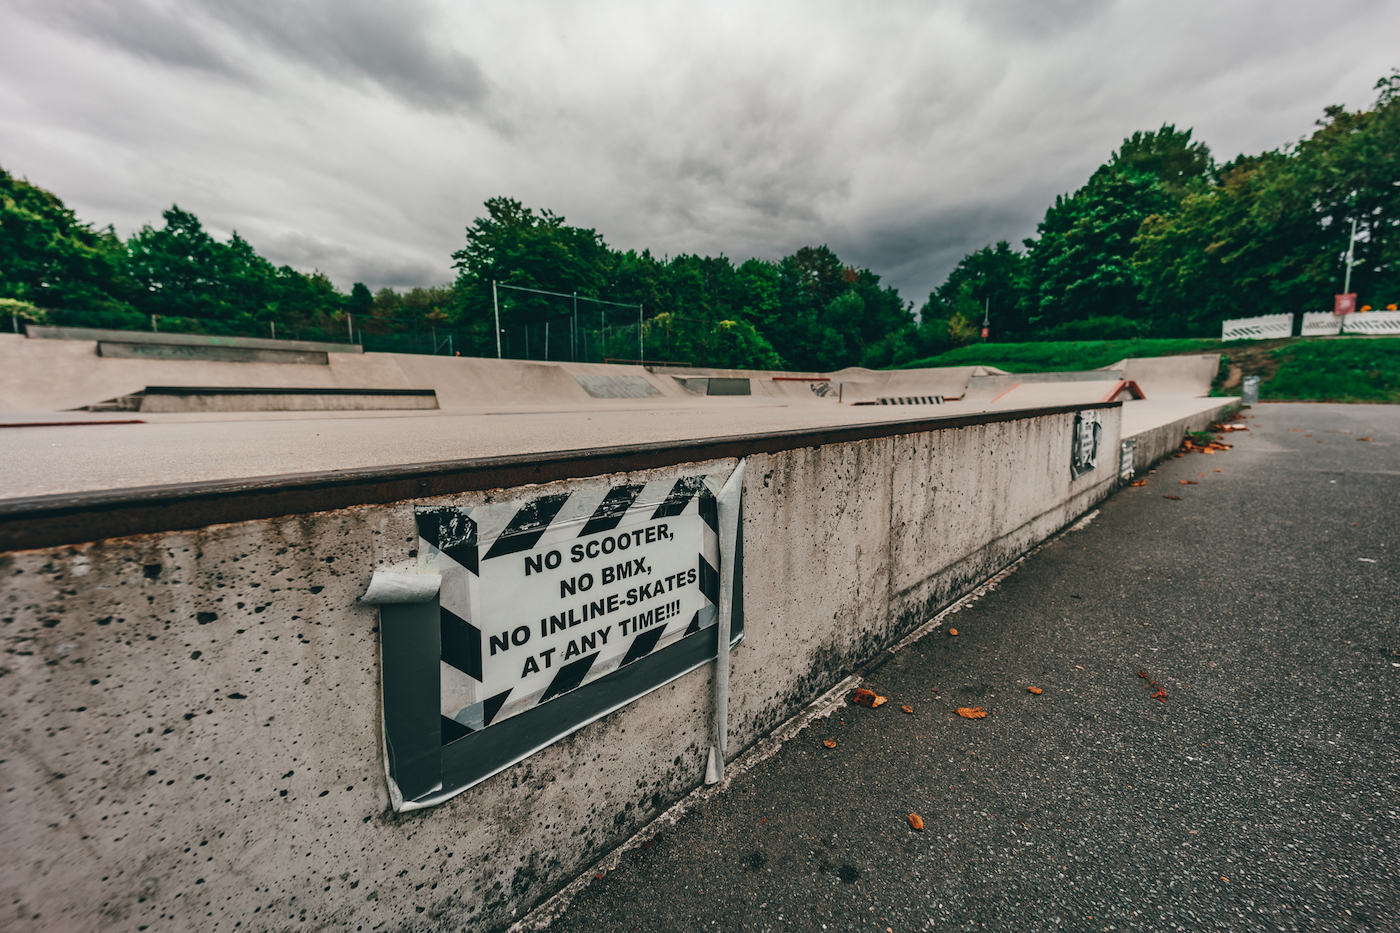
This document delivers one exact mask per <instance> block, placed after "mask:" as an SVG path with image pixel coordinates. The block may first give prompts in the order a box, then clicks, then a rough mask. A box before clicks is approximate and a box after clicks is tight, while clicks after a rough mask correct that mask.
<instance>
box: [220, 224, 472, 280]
mask: <svg viewBox="0 0 1400 933" xmlns="http://www.w3.org/2000/svg"><path fill="white" fill-rule="evenodd" d="M248 239H249V240H250V242H252V243H253V245H254V248H256V249H257V250H258V251H259V252H261V253H262V254H263V255H264V256H266V257H267V258H268V260H269V261H270V262H272V263H273V264H274V265H279V266H281V265H288V266H291V267H292V268H294V269H300V270H303V271H308V272H309V271H311V270H313V269H315V270H317V271H319V272H324V273H325V274H326V275H328V276H330V278H331V280H332V281H333V282H335V283H336V284H337V285H339V286H341V287H342V288H349V287H350V284H351V283H352V282H364V283H365V284H366V285H368V286H369V287H370V289H372V290H375V291H377V290H379V289H381V288H396V289H403V288H413V287H414V286H418V285H441V284H443V283H446V282H450V281H452V279H453V278H454V277H455V274H454V270H453V269H451V268H450V266H449V263H450V260H449V259H447V258H446V257H443V258H441V259H437V258H436V257H433V256H432V254H431V253H429V252H428V251H426V250H425V251H423V252H424V254H422V255H405V254H404V250H403V248H402V247H398V246H395V245H393V244H386V243H364V242H359V243H355V244H354V245H351V244H348V243H345V242H341V241H335V240H329V239H324V238H322V237H316V236H311V235H308V234H304V233H287V234H282V235H280V236H279V235H269V236H260V237H256V238H254V237H249V238H248Z"/></svg>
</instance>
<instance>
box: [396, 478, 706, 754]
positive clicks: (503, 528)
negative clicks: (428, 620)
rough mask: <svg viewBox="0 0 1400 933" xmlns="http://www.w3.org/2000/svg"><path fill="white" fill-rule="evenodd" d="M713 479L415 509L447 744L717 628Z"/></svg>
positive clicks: (666, 482) (421, 566)
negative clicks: (434, 604)
mask: <svg viewBox="0 0 1400 933" xmlns="http://www.w3.org/2000/svg"><path fill="white" fill-rule="evenodd" d="M723 479H724V477H722V476H685V477H681V478H679V479H668V480H663V481H656V482H651V483H638V484H630V485H622V486H614V487H611V488H596V487H595V488H592V489H583V490H578V491H575V492H566V493H555V494H550V495H543V496H537V497H533V498H522V499H517V500H512V501H507V502H493V503H489V504H487V505H482V506H475V507H470V508H458V507H422V506H420V507H418V509H417V510H416V514H417V521H418V532H419V536H420V538H421V542H420V548H419V562H420V570H421V571H422V572H424V573H436V574H440V575H441V577H442V588H441V591H440V595H439V606H440V613H441V617H442V626H441V645H442V648H441V653H442V657H441V665H440V691H441V713H442V720H443V735H442V741H443V743H444V744H446V743H448V742H451V741H453V740H455V739H457V738H461V737H462V736H465V735H469V734H471V733H474V732H477V731H480V730H482V729H487V728H489V727H490V726H491V725H492V724H496V723H501V722H503V721H504V720H507V719H509V718H511V717H513V716H516V715H519V714H520V713H523V712H525V711H527V710H530V709H533V708H534V707H536V706H538V705H540V704H542V703H548V702H549V701H551V700H554V699H556V698H558V697H560V696H563V695H564V694H567V693H568V692H569V691H571V690H574V689H576V688H578V687H581V686H583V685H584V684H587V683H590V682H591V681H594V680H597V679H598V678H600V677H604V676H606V675H607V674H609V673H611V672H613V671H616V670H618V669H619V668H622V667H625V666H626V665H629V664H631V663H633V662H635V661H638V660H640V659H642V658H645V657H647V656H649V655H651V654H652V653H653V652H656V651H659V650H661V649H663V648H665V647H667V646H668V645H670V644H672V643H674V642H676V641H678V640H680V639H682V638H684V637H685V636H686V635H689V634H693V633H695V632H698V631H700V630H701V629H704V628H707V627H709V626H712V625H714V624H715V623H716V620H717V616H718V603H719V566H720V562H719V539H718V529H719V518H718V509H717V504H716V498H715V495H716V493H717V492H718V490H719V488H720V485H721V483H722V482H723Z"/></svg>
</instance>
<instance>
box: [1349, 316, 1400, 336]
mask: <svg viewBox="0 0 1400 933" xmlns="http://www.w3.org/2000/svg"><path fill="white" fill-rule="evenodd" d="M1342 332H1343V333H1346V334H1374V335H1376V336H1381V337H1400V311H1367V312H1366V313H1365V314H1348V315H1347V316H1346V323H1345V324H1344V326H1343V330H1342Z"/></svg>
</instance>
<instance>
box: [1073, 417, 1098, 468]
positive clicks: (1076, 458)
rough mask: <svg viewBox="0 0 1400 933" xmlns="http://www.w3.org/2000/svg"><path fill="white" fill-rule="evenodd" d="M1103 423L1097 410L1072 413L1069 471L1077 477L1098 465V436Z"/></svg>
mask: <svg viewBox="0 0 1400 933" xmlns="http://www.w3.org/2000/svg"><path fill="white" fill-rule="evenodd" d="M1102 434H1103V424H1102V422H1101V421H1100V419H1099V413H1098V412H1097V411H1077V412H1075V413H1074V435H1073V437H1071V438H1070V458H1069V473H1070V477H1071V478H1072V479H1078V478H1079V477H1081V476H1083V475H1084V474H1085V473H1089V472H1092V471H1093V470H1094V469H1096V468H1097V467H1098V465H1099V438H1100V437H1101V436H1102Z"/></svg>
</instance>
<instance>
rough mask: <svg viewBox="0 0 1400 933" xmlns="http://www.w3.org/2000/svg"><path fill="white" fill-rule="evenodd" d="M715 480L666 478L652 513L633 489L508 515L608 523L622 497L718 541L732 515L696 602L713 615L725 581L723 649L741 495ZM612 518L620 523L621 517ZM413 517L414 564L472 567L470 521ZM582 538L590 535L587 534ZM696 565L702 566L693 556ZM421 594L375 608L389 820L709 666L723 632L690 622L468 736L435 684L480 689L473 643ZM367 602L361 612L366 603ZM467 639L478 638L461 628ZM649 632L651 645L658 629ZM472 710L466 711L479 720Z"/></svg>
mask: <svg viewBox="0 0 1400 933" xmlns="http://www.w3.org/2000/svg"><path fill="white" fill-rule="evenodd" d="M723 472H724V475H721V476H715V475H714V474H713V471H711V473H708V474H706V473H699V474H697V473H695V472H688V473H686V474H684V475H681V476H676V475H675V474H672V475H671V476H670V478H669V479H667V480H665V481H664V482H666V483H667V484H668V485H669V486H670V487H671V488H670V491H669V495H668V496H667V497H666V499H665V501H664V502H663V503H661V504H660V505H659V506H657V503H656V502H655V501H652V502H650V503H648V502H647V501H646V500H645V497H644V496H638V495H637V492H636V490H638V489H640V486H638V485H637V484H628V485H616V486H611V487H606V486H602V485H601V484H599V483H598V482H596V481H594V482H591V483H590V482H587V481H580V482H578V483H573V482H571V483H568V484H567V485H565V486H563V488H562V490H561V489H560V488H559V487H554V488H552V489H550V490H541V491H539V492H536V491H535V490H530V492H529V494H528V495H527V496H522V497H521V498H520V499H519V500H517V503H518V504H519V505H520V506H521V508H520V510H519V511H520V512H521V513H522V514H525V515H529V514H534V515H537V516H541V514H542V513H541V511H540V508H541V505H542V504H543V506H544V508H546V509H553V510H554V514H555V515H558V514H560V512H561V511H562V508H563V506H561V501H562V500H563V499H568V498H569V497H570V496H575V495H579V496H587V497H590V498H591V499H592V500H599V501H600V505H599V509H600V511H603V512H606V511H607V504H608V503H612V506H611V508H612V512H613V513H614V517H619V515H618V513H619V510H618V507H617V503H618V501H619V497H627V496H630V501H629V503H628V505H629V507H630V506H633V505H634V504H637V503H640V505H641V506H645V507H648V508H651V507H657V508H658V509H659V511H657V513H656V514H657V515H660V516H662V517H664V516H665V515H681V514H682V511H688V513H689V514H691V515H696V514H698V515H699V516H700V517H701V518H702V519H703V521H704V523H705V525H706V526H707V527H708V529H710V530H712V531H713V532H714V533H715V534H718V533H719V529H720V526H721V524H723V523H724V522H723V520H724V517H725V516H726V515H730V514H731V512H732V513H733V514H735V515H736V516H737V519H738V520H737V521H736V522H735V523H734V525H732V526H730V527H735V526H737V527H736V530H735V531H734V533H733V541H732V542H728V541H720V542H719V545H720V546H719V553H718V557H719V566H718V567H715V568H714V571H717V573H714V575H713V577H714V578H713V579H712V580H709V581H707V582H706V584H705V585H706V586H707V587H708V588H709V589H710V593H709V594H707V599H710V600H711V601H713V602H714V603H715V604H718V593H720V592H724V587H725V586H726V585H730V580H731V579H732V588H733V590H732V591H733V604H732V606H733V608H732V611H731V614H730V638H729V644H730V647H733V646H734V645H737V644H738V643H739V642H740V641H741V640H742V639H743V635H744V626H743V521H742V507H743V503H742V483H736V484H730V485H729V486H725V487H724V492H723V494H721V495H716V492H717V491H718V488H719V486H720V485H721V484H722V483H723V481H724V478H725V476H726V475H728V471H727V470H725V471H723ZM655 482H662V481H655ZM655 482H654V483H653V484H651V485H655ZM731 487H732V488H731ZM600 493H601V495H600ZM687 493H688V494H687ZM682 500H684V501H682ZM621 511H623V512H625V511H626V508H624V509H622V510H621ZM415 514H416V517H417V519H418V524H419V530H420V535H421V536H422V538H421V540H420V560H421V559H422V556H423V555H424V553H425V552H437V553H438V554H439V555H441V554H443V553H444V552H445V553H447V554H452V555H455V557H456V558H460V559H461V560H462V561H471V560H476V559H477V557H478V544H479V543H484V542H478V540H477V538H476V535H477V528H476V525H475V523H474V522H471V521H470V520H469V519H470V509H465V508H463V509H459V508H456V507H453V506H442V505H431V506H430V505H421V506H418V507H416V509H415ZM551 519H552V516H551V518H549V519H546V520H545V521H544V522H542V523H536V524H535V525H533V526H531V524H530V522H529V521H526V520H524V519H520V520H518V521H517V520H513V522H514V525H513V526H512V525H507V528H506V530H509V529H510V528H511V527H516V528H526V529H528V530H527V531H526V534H527V535H533V536H534V537H535V539H536V540H537V539H538V537H539V535H538V534H536V532H541V533H542V532H543V530H544V528H546V527H547V526H548V525H549V524H550V520H551ZM590 521H591V520H590ZM584 527H590V526H589V525H585V526H584ZM592 527H594V529H595V531H596V525H594V526H592ZM444 535H446V539H444ZM498 535H499V531H498ZM510 546H512V547H514V546H515V544H514V543H512V544H511V545H510ZM699 562H700V564H702V565H703V564H705V563H706V561H705V559H704V556H703V555H702V556H701V557H700V560H699ZM426 569H427V570H430V571H431V570H436V569H440V568H438V567H436V566H434V567H427V568H426ZM698 569H699V574H697V576H707V575H708V574H706V570H705V568H704V567H703V566H701V567H700V568H698ZM443 580H444V587H447V586H448V582H447V581H448V580H450V575H449V574H444V575H443ZM697 582H698V581H697ZM431 589H432V593H431V595H430V596H428V597H427V598H426V600H424V601H421V602H408V601H402V602H400V601H385V602H383V603H382V604H381V605H380V607H379V610H380V652H381V659H382V676H381V691H382V702H383V738H384V749H385V759H386V760H385V766H386V772H387V775H388V778H389V790H390V797H391V799H392V801H393V805H394V809H395V810H399V811H407V810H416V809H421V808H424V807H431V806H436V805H437V804H440V803H443V802H444V801H446V800H449V799H450V798H452V797H454V796H456V795H457V794H459V793H461V792H462V791H464V790H466V789H468V788H470V787H472V786H473V785H475V784H478V783H480V782H481V781H484V780H486V779H487V778H489V777H491V776H492V775H494V774H497V773H499V772H500V771H503V770H505V769H506V768H509V767H510V766H511V765H514V764H516V763H518V762H520V761H522V760H524V759H525V758H528V757H529V756H530V755H533V754H534V753H535V752H538V751H540V750H542V749H544V748H546V747H548V746H549V745H551V744H553V743H554V742H557V741H559V740H560V739H562V738H564V737H565V736H567V735H569V734H571V733H573V732H575V731H577V730H579V729H581V728H583V727H584V726H586V725H588V724H589V723H591V722H594V721H596V720H598V719H600V718H602V717H603V716H606V715H608V714H609V713H611V712H613V711H615V710H617V709H620V708H621V707H623V706H626V705H627V704H629V703H631V702H632V701H633V700H636V699H638V698H640V697H642V696H644V695H646V694H647V693H650V692H651V691H653V690H655V689H657V688H659V687H662V686H664V685H666V684H667V683H670V682H671V681H673V680H675V679H676V678H678V677H681V676H683V675H685V674H687V673H689V672H690V671H692V670H695V669H696V668H698V667H700V666H702V665H704V664H707V663H711V662H713V661H715V659H716V658H717V657H718V656H719V650H718V649H719V642H718V635H719V632H720V630H721V628H722V626H720V625H718V624H716V622H717V620H716V615H717V613H715V612H710V613H709V614H708V615H707V616H706V618H705V619H704V620H703V624H702V620H701V619H700V618H698V614H697V617H696V618H693V619H691V620H690V621H689V624H688V625H686V626H685V627H684V630H683V632H682V633H680V637H678V638H666V639H664V640H663V645H664V646H662V647H658V648H656V649H655V650H649V651H644V652H642V653H641V654H639V655H638V656H636V657H635V658H633V657H631V656H630V655H629V657H628V658H625V659H622V663H620V664H619V665H618V666H616V668H615V669H611V670H609V671H608V672H607V673H604V674H603V675H602V676H599V677H597V679H594V680H591V681H585V682H583V683H582V684H581V685H578V686H574V687H573V688H572V689H565V690H561V691H559V692H558V693H557V695H552V696H550V697H549V698H547V699H539V700H538V701H537V702H535V703H534V705H529V704H526V706H525V708H522V709H520V710H519V711H516V712H514V714H513V715H509V716H508V717H505V718H500V719H496V718H495V714H496V712H497V711H498V710H499V709H500V706H499V705H497V706H496V709H494V710H489V711H488V713H489V714H488V715H485V716H484V717H482V715H481V713H480V710H479V709H478V710H477V716H478V718H477V719H476V720H472V719H471V718H470V717H469V716H468V717H461V718H465V719H468V721H471V722H473V724H476V725H479V727H478V728H475V729H472V728H466V727H464V726H463V725H462V723H461V722H459V721H457V720H454V719H449V718H447V717H446V716H445V715H444V714H443V703H444V702H445V701H444V699H443V684H444V677H452V676H455V674H456V673H457V671H456V670H455V669H456V668H458V666H460V667H461V668H465V669H468V670H470V671H471V672H472V673H473V674H474V675H476V676H478V677H479V676H480V665H481V650H482V649H481V645H482V642H483V639H481V636H480V632H479V631H478V632H477V638H476V640H475V641H472V640H471V639H466V640H465V642H464V640H463V637H462V636H463V633H464V632H465V631H466V629H464V628H463V625H464V620H463V619H462V618H461V617H460V616H459V614H458V613H455V612H452V611H451V610H449V609H444V607H443V605H442V604H443V601H444V597H443V595H442V594H441V593H440V592H438V590H437V589H436V587H432V588H431ZM409 598H419V599H421V598H422V597H421V596H417V597H409ZM445 598H446V601H447V602H449V603H452V602H453V601H454V599H456V598H457V597H454V596H453V595H452V594H451V593H449V594H448V595H447V596H446V597H445ZM366 601H371V600H370V599H369V596H368V594H367V597H366ZM467 628H468V629H471V630H472V631H477V630H476V629H474V628H472V627H471V626H469V625H468V626H467ZM655 631H657V632H658V634H659V628H658V629H656V630H655ZM473 646H474V647H473ZM473 650H474V651H475V652H476V654H475V657H473V656H472V651H473ZM449 659H451V660H449ZM473 664H475V668H473ZM491 699H495V698H488V701H487V702H488V703H489V702H490V700H491ZM481 705H482V704H481V703H477V704H476V706H477V707H478V708H479V707H480V706H481Z"/></svg>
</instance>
